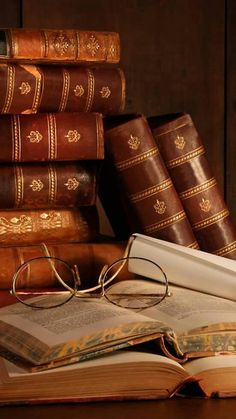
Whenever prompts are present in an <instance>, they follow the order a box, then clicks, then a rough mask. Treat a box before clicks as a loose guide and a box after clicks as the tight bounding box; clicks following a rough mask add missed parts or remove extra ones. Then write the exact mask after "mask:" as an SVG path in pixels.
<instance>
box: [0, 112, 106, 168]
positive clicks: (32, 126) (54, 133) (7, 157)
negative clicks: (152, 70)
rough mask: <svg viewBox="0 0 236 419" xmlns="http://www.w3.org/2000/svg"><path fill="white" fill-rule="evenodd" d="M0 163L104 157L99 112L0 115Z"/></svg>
mask: <svg viewBox="0 0 236 419" xmlns="http://www.w3.org/2000/svg"><path fill="white" fill-rule="evenodd" d="M0 149H1V154H0V162H45V161H71V160H73V161H74V160H99V159H103V158H104V133H103V121H102V115H101V114H98V113H83V112H72V113H69V112H67V113H66V112H65V113H43V114H35V115H19V114H18V115H17V114H15V115H0Z"/></svg>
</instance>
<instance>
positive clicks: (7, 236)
mask: <svg viewBox="0 0 236 419" xmlns="http://www.w3.org/2000/svg"><path fill="white" fill-rule="evenodd" d="M98 232H99V220H98V213H97V209H96V207H95V206H89V207H80V208H77V209H76V208H72V209H55V210H52V209H45V210H39V209H34V210H8V211H0V246H24V245H33V244H40V243H42V242H45V243H55V244H57V243H61V242H65V241H66V242H88V241H92V240H95V239H96V237H97V235H98Z"/></svg>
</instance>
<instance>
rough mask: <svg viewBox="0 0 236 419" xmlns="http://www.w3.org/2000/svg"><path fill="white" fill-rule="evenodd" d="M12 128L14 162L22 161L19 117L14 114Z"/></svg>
mask: <svg viewBox="0 0 236 419" xmlns="http://www.w3.org/2000/svg"><path fill="white" fill-rule="evenodd" d="M11 126H12V161H15V162H18V161H20V160H21V135H20V118H19V115H15V114H13V115H12V117H11Z"/></svg>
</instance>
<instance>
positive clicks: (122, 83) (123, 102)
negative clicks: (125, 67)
mask: <svg viewBox="0 0 236 419" xmlns="http://www.w3.org/2000/svg"><path fill="white" fill-rule="evenodd" d="M117 70H118V72H119V75H120V81H121V103H120V109H119V112H122V111H123V110H124V107H125V95H126V85H125V76H124V72H123V71H122V70H121V69H120V68H118V69H117Z"/></svg>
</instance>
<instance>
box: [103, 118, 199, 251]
mask: <svg viewBox="0 0 236 419" xmlns="http://www.w3.org/2000/svg"><path fill="white" fill-rule="evenodd" d="M124 118H125V122H122V116H121V117H120V118H117V120H115V118H114V119H113V121H112V125H113V127H112V128H109V129H105V145H106V148H107V152H108V155H109V157H110V158H111V159H112V161H113V164H114V166H115V168H116V171H117V173H118V176H119V180H120V182H121V186H122V189H123V193H124V195H126V200H127V202H129V206H130V210H131V211H132V212H133V213H134V216H135V218H136V222H135V226H134V225H133V226H132V228H133V232H139V233H144V234H147V235H149V236H153V237H157V238H161V239H163V240H167V241H172V242H174V243H178V244H182V245H185V246H189V247H195V248H198V244H197V242H196V239H195V237H194V235H193V232H192V229H191V227H190V224H189V221H188V219H187V217H186V214H185V211H184V209H183V206H182V204H181V201H180V199H179V197H178V194H177V193H176V191H175V188H174V186H173V183H172V181H171V179H170V177H169V174H168V172H167V170H166V168H165V165H164V163H163V160H162V157H161V155H160V153H159V150H158V147H157V145H156V142H155V140H154V138H153V135H152V132H151V130H150V128H149V126H148V123H147V120H146V118H144V117H143V116H136V117H132V116H131V119H129V118H127V116H125V117H124ZM127 119H128V120H127ZM116 121H117V122H116ZM132 212H131V214H130V217H131V218H133V217H132Z"/></svg>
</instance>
